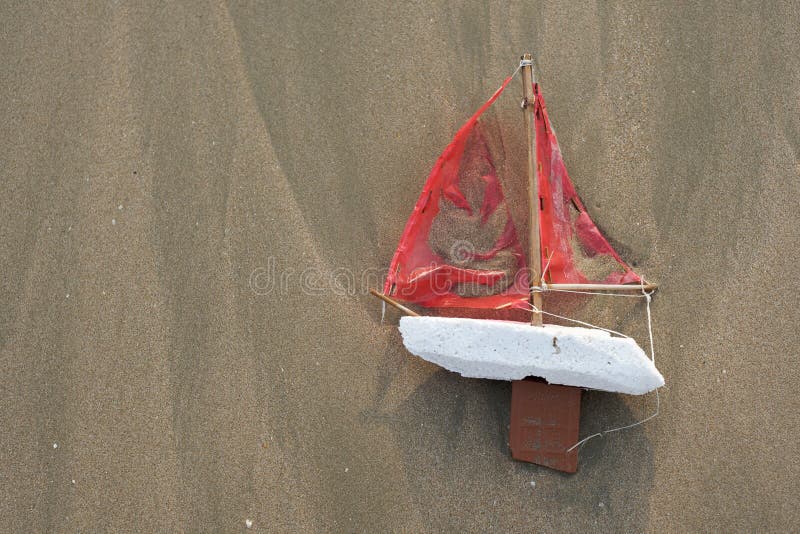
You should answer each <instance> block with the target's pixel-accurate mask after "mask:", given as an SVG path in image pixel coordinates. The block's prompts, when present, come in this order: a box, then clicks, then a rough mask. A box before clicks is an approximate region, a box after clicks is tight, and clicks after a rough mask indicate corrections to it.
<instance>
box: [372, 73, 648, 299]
mask: <svg viewBox="0 0 800 534" xmlns="http://www.w3.org/2000/svg"><path fill="white" fill-rule="evenodd" d="M510 81H511V78H508V79H506V80H505V81H504V82H503V85H502V86H501V87H500V89H498V90H497V92H495V94H494V95H492V97H491V98H490V99H489V100H488V101H487V102H486V103H485V104H484V105H483V106H481V108H480V109H479V110H478V111H477V112H476V113H475V114H474V115H473V116H472V117H471V118H470V119H469V120H468V121H467V122H466V123H465V124H464V125H463V126H462V127H461V129H460V130H459V131H458V132H457V133H456V135H455V137H454V138H453V140H452V141H451V142H450V144H449V145H448V146H447V148H445V150H444V152H442V155H441V156H440V157H439V160H438V161H437V162H436V165H434V167H433V170H432V171H431V173H430V175H429V176H428V180H427V181H426V183H425V186H424V188H423V189H422V194H421V195H420V197H419V200H418V201H417V203H416V205H415V206H414V211H413V213H412V214H411V217H410V218H409V220H408V223H407V224H406V228H405V230H404V231H403V235H402V237H401V239H400V245H399V246H398V247H397V251H396V252H395V255H394V258H393V259H392V263H391V265H390V268H389V273H388V276H387V278H386V283H385V285H384V293H386V294H387V295H391V296H393V297H396V298H399V299H401V300H405V301H408V302H415V303H417V304H421V305H423V306H428V307H459V308H484V309H486V308H504V307H518V308H522V307H526V306H527V302H528V299H529V295H530V293H529V289H528V287H529V277H528V272H527V269H526V266H527V261H526V258H525V253H524V251H523V247H522V244H521V243H520V240H519V233H518V232H517V229H516V227H515V225H514V222H513V220H512V218H511V213H510V211H509V208H508V205H507V203H506V201H505V196H504V194H503V188H502V185H501V183H500V180H499V178H498V173H497V169H496V167H495V164H494V161H493V158H492V155H491V151H490V150H489V145H488V144H487V142H486V138H485V135H484V133H483V131H482V128H481V126H480V122H479V121H478V119H479V118H480V116H481V115H482V114H483V113H484V112H485V111H486V110H487V109H488V108H489V106H491V105H492V103H494V101H495V100H496V99H497V98H498V97H499V96H500V94H501V93H502V92H503V90H504V89H505V88H506V86H507V85H508V83H509V82H510ZM534 91H535V92H536V103H535V113H536V121H535V122H536V130H537V137H536V141H537V143H536V144H537V155H538V162H539V195H540V198H541V202H540V207H541V210H540V212H539V221H540V232H541V245H542V248H541V250H542V265H543V266H546V270H545V273H544V278H545V281H546V282H548V283H559V282H570V283H582V282H605V283H627V282H638V281H639V277H638V276H637V275H636V274H635V273H634V272H633V271H632V270H631V269H630V267H628V266H627V265H626V264H625V263H624V262H623V261H622V260H621V259H620V258H619V255H617V253H616V252H615V251H614V249H613V248H612V247H611V246H610V245H609V244H608V242H607V241H606V239H605V238H604V237H603V236H602V234H601V233H600V231H599V230H598V229H597V227H596V226H595V225H594V223H593V222H592V220H591V219H590V218H589V215H588V214H587V213H586V210H585V209H584V207H583V204H581V202H580V200H579V199H578V197H577V195H576V194H575V189H574V187H573V186H572V182H571V181H570V179H569V176H568V175H567V170H566V167H565V166H564V162H563V160H562V159H561V151H560V150H559V148H558V141H557V140H556V136H555V133H554V132H553V129H552V127H551V126H550V123H549V121H548V119H547V112H546V109H545V105H544V99H543V98H542V96H541V94H540V93H539V88H538V86H534ZM521 172H524V171H521Z"/></svg>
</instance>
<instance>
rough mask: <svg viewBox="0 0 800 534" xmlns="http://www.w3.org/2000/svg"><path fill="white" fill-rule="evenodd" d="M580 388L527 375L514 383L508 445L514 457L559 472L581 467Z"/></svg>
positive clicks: (571, 471)
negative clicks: (579, 452)
mask: <svg viewBox="0 0 800 534" xmlns="http://www.w3.org/2000/svg"><path fill="white" fill-rule="evenodd" d="M580 418H581V389H580V388H575V387H570V386H557V385H550V384H548V383H546V382H544V381H543V380H541V379H536V378H527V379H525V380H516V381H514V382H512V383H511V425H510V427H509V440H508V441H509V445H510V446H511V456H512V458H514V459H515V460H521V461H523V462H531V463H534V464H538V465H543V466H546V467H550V468H551V469H556V470H558V471H565V472H567V473H574V472H575V471H577V470H578V449H577V448H576V449H574V450H572V451H571V452H567V449H568V448H569V447H572V446H573V445H574V444H575V443H577V442H578V433H579V425H580Z"/></svg>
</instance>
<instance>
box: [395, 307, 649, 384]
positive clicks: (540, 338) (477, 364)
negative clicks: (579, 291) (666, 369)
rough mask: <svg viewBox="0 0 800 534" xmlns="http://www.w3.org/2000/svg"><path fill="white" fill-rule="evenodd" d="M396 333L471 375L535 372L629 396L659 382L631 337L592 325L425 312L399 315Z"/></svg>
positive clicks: (508, 376) (425, 354)
mask: <svg viewBox="0 0 800 534" xmlns="http://www.w3.org/2000/svg"><path fill="white" fill-rule="evenodd" d="M400 333H401V334H402V336H403V343H404V344H405V346H406V348H407V349H408V350H409V352H411V353H412V354H415V355H417V356H419V357H421V358H423V359H425V360H428V361H429V362H432V363H435V364H437V365H440V366H442V367H444V368H445V369H448V370H450V371H454V372H456V373H460V374H461V375H463V376H466V377H471V378H491V379H495V380H520V379H522V378H525V377H526V376H538V377H541V378H544V379H545V380H547V382H549V383H551V384H563V385H567V386H577V387H584V388H590V389H600V390H604V391H613V392H619V393H629V394H632V395H642V394H644V393H647V392H649V391H652V390H654V389H656V388H659V387H661V386H663V385H664V377H662V376H661V373H659V372H658V369H656V366H655V365H654V364H653V362H652V361H651V360H650V358H648V357H647V355H646V354H645V353H644V351H643V350H642V349H641V348H639V346H638V345H637V344H636V342H635V341H634V340H633V339H630V338H623V337H616V336H612V335H611V334H609V333H608V332H604V331H602V330H597V329H593V328H580V327H569V326H558V325H544V326H531V325H528V324H525V323H519V322H512V321H493V320H484V319H463V318H451V317H429V316H426V317H403V318H401V319H400Z"/></svg>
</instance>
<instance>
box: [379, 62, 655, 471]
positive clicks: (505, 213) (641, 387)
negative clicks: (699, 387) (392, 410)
mask: <svg viewBox="0 0 800 534" xmlns="http://www.w3.org/2000/svg"><path fill="white" fill-rule="evenodd" d="M518 71H519V72H520V73H521V75H522V80H523V87H524V93H523V95H524V98H523V101H522V107H523V111H524V116H525V123H526V130H527V147H528V157H527V178H528V199H527V205H528V210H527V214H528V217H527V219H528V220H527V221H524V222H523V224H520V225H519V226H520V227H525V229H526V230H527V242H526V240H525V239H524V237H525V236H524V235H520V233H519V232H518V231H517V227H518V226H517V225H515V221H514V220H513V217H512V210H511V209H510V208H509V202H508V201H507V200H508V199H507V198H506V196H505V193H504V187H503V183H501V182H502V180H501V178H500V174H501V173H500V172H499V171H498V166H497V165H496V164H495V158H494V157H493V151H492V143H491V142H490V140H489V139H488V136H489V133H488V132H487V129H486V128H483V127H482V122H481V120H480V119H481V116H482V115H483V114H484V112H486V110H487V109H488V108H489V107H490V106H492V104H494V102H495V101H496V100H497V99H498V97H499V96H500V95H501V93H502V92H503V91H504V90H505V89H506V87H507V86H508V84H509V83H510V81H511V79H512V78H513V77H514V76H513V75H512V76H511V77H509V78H507V79H506V80H505V81H504V82H503V84H502V85H501V86H500V88H499V89H498V90H497V91H496V92H495V93H494V95H492V97H491V98H489V100H488V101H487V102H486V103H485V104H484V105H483V106H481V108H480V109H478V111H477V112H476V113H475V114H474V115H473V116H472V117H471V118H470V119H469V120H468V121H467V122H466V123H465V124H464V125H463V126H462V127H461V128H460V129H459V130H458V132H457V133H456V135H455V137H454V138H453V140H452V142H451V143H450V144H449V145H448V146H447V147H446V148H445V150H444V152H443V153H442V154H441V156H440V157H439V159H438V161H437V162H436V164H435V166H434V167H433V170H432V171H431V173H430V175H429V177H428V179H427V181H426V183H425V186H424V188H423V190H422V194H421V195H420V197H419V200H418V201H417V203H416V205H415V207H414V211H413V213H412V214H411V217H410V219H409V220H408V223H407V224H406V227H405V230H404V232H403V235H402V238H401V240H400V244H399V246H398V247H397V251H396V252H395V254H394V257H393V259H392V262H391V266H390V268H389V272H388V276H387V278H386V282H385V285H384V288H383V293H382V294H381V293H378V292H375V291H373V293H374V294H375V295H376V296H378V297H380V298H382V299H383V300H384V301H386V302H388V303H390V304H392V305H394V306H396V307H398V308H400V309H401V311H403V312H404V313H406V316H404V317H402V318H401V319H400V332H401V334H402V337H403V343H404V344H405V346H406V348H407V349H408V350H409V351H410V352H411V353H413V354H415V355H417V356H420V357H422V358H424V359H426V360H428V361H430V362H433V363H435V364H437V365H440V366H442V367H444V368H445V369H448V370H450V371H454V372H458V373H460V374H462V375H463V376H466V377H475V378H489V379H499V380H511V381H521V380H522V379H524V378H526V377H539V378H541V379H544V380H545V381H546V382H547V384H560V385H563V386H573V387H576V388H590V389H598V390H604V391H611V392H620V393H628V394H644V393H647V392H649V391H652V390H654V389H656V388H659V387H660V386H662V385H663V384H664V379H663V377H662V376H661V374H660V373H659V372H658V370H657V369H656V367H655V365H654V363H653V361H652V360H651V359H650V358H648V356H647V355H646V354H645V353H644V351H643V350H642V349H641V348H639V346H638V345H637V344H636V342H635V341H634V340H633V339H631V338H629V337H625V336H621V335H616V334H617V333H615V332H614V333H612V332H611V331H609V330H605V329H599V328H595V327H591V325H588V324H586V323H581V324H584V326H561V325H557V324H543V321H542V318H543V317H542V316H543V315H553V314H552V313H548V312H547V311H546V310H544V309H543V305H542V300H543V299H542V296H543V295H544V294H548V293H550V292H560V291H567V292H581V293H583V292H586V293H592V292H604V293H614V292H638V293H640V294H641V295H643V296H645V295H646V296H647V297H648V298H649V292H652V291H653V290H655V288H656V286H655V285H653V284H649V283H647V282H646V281H645V280H644V279H643V278H642V277H641V276H639V275H638V274H637V273H635V272H634V271H633V270H632V269H631V267H630V266H628V264H627V263H625V261H623V259H622V258H621V257H620V256H619V254H617V252H616V251H615V250H614V249H613V248H612V246H611V245H610V244H609V242H608V241H607V240H606V238H605V237H603V235H602V234H601V233H600V231H599V230H598V228H597V226H596V225H595V224H594V222H593V221H592V219H591V218H590V217H589V214H588V213H587V211H586V209H585V207H584V205H583V204H582V203H581V201H580V199H579V198H578V196H577V194H576V192H575V188H574V187H573V184H572V181H571V180H570V178H569V176H568V174H567V170H566V167H565V165H564V162H563V160H562V157H561V151H560V149H559V146H558V141H557V139H556V135H555V132H554V131H553V128H552V126H551V124H550V121H549V119H548V115H547V110H546V107H545V101H544V97H543V95H542V92H541V89H540V87H539V85H538V84H536V83H535V82H534V80H533V69H532V61H531V57H530V55H527V54H526V55H525V56H523V58H522V61H521V64H520V68H519V69H518ZM515 74H516V73H515ZM520 172H522V173H524V172H525V170H524V169H520ZM526 252H527V253H526ZM398 301H402V302H404V303H411V304H416V305H420V306H423V307H426V308H434V309H436V310H438V312H437V315H425V316H422V315H419V314H417V313H416V312H414V311H413V310H411V309H409V308H408V307H406V306H404V305H403V304H401V303H400V302H398ZM512 310H517V311H518V312H519V313H522V314H526V313H530V319H531V320H530V322H528V321H527V320H526V321H525V322H520V321H514V320H505V319H507V318H508V317H509V313H508V312H509V311H512ZM556 317H560V316H558V315H556ZM561 319H566V318H565V317H561ZM576 322H578V323H580V321H576ZM585 326H589V327H588V328H587V327H585ZM517 384H518V382H515V386H514V388H515V389H514V393H513V394H514V395H516V390H517ZM526 387H528V386H526ZM573 387H570V388H562V389H563V390H565V391H566V390H573V389H574V388H573ZM520 388H522V386H520ZM553 391H555V390H553ZM577 391H578V392H579V391H580V390H577ZM534 396H535V395H534ZM544 397H547V398H549V399H551V400H552V398H553V397H552V395H545V396H544ZM544 397H542V396H541V395H539V397H538V398H539V399H540V400H541V398H544ZM577 398H578V408H576V410H578V409H579V399H580V397H579V396H578V397H577ZM574 399H575V397H574V395H573V396H572V400H571V401H570V402H572V403H573V404H574V402H575V400H574ZM532 402H533V401H532ZM513 406H514V401H512V419H513V418H514V413H513V412H514V407H513ZM518 411H519V410H518ZM573 415H574V414H573ZM528 419H532V418H531V417H528ZM533 419H535V418H533ZM573 419H575V417H573ZM576 421H577V420H576ZM555 423H556V422H554V423H553V424H555ZM544 426H547V425H546V424H545V425H543V427H542V428H544ZM542 428H539V429H538V430H536V432H538V434H537V435H536V436H538V438H537V439H541V438H542V437H543V436H544V435H545V434H546V432H545V434H542V432H543V430H542ZM574 430H575V432H574V433H575V437H577V422H575V429H574ZM513 433H514V427H513V421H512V449H513V448H514V443H513V440H514V436H513ZM523 434H524V432H523ZM536 436H534V437H535V438H536ZM565 439H567V438H565ZM528 441H530V439H528ZM551 441H552V440H551ZM528 445H531V443H529V444H528ZM549 445H550V446H551V448H552V447H553V446H555V448H556V449H558V450H557V451H556V452H558V453H559V454H560V453H561V452H563V450H561V449H564V447H562V445H566V444H562V445H559V444H555V445H554V444H553V443H550V444H549ZM532 446H533V448H534V449H535V448H537V447H538V446H537V445H536V444H533V445H532ZM559 447H561V449H559ZM539 448H541V447H539ZM545 448H546V447H545ZM516 456H517V455H515V457H516ZM523 459H528V460H529V461H536V462H537V463H544V464H546V465H551V466H552V467H556V468H559V467H558V465H556V464H557V463H558V462H554V461H552V459H551V460H547V459H545V461H537V460H536V459H534V460H530V459H529V458H523ZM539 460H541V458H540V459H539ZM568 463H569V462H568ZM564 470H568V471H569V470H573V471H574V469H570V468H565V469H564Z"/></svg>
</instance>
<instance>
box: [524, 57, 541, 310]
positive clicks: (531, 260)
mask: <svg viewBox="0 0 800 534" xmlns="http://www.w3.org/2000/svg"><path fill="white" fill-rule="evenodd" d="M522 61H523V62H522V65H521V69H522V86H523V93H522V95H523V97H524V100H523V101H522V104H523V108H524V113H525V129H526V130H527V132H528V210H529V213H530V217H529V224H528V226H529V228H530V233H529V236H528V240H529V248H528V268H529V269H530V275H531V276H530V283H531V286H532V287H539V286H540V285H541V281H542V280H541V277H542V254H541V250H540V247H541V245H540V243H539V240H540V236H539V183H538V179H537V172H536V170H537V162H536V122H535V119H534V113H535V111H534V102H535V98H536V97H535V95H534V93H533V65H532V56H531V55H530V54H525V55H524V56H522ZM531 304H533V308H534V310H541V309H542V294H541V292H539V291H534V290H533V289H531ZM531 324H532V325H534V326H541V325H542V313H541V311H534V312H533V313H532V314H531Z"/></svg>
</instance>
